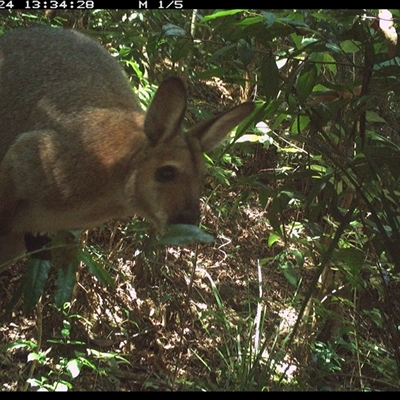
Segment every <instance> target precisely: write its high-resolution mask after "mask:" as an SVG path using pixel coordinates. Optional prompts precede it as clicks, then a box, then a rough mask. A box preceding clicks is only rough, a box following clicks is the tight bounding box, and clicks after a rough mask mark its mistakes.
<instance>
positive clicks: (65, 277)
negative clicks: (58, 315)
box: [54, 261, 78, 308]
mask: <svg viewBox="0 0 400 400" xmlns="http://www.w3.org/2000/svg"><path fill="white" fill-rule="evenodd" d="M77 269H78V262H77V261H76V262H72V263H70V264H68V265H67V266H66V267H64V268H59V269H58V270H57V279H56V282H55V283H56V285H57V286H58V289H57V291H56V293H55V295H54V300H55V303H56V306H57V307H58V308H61V307H62V306H63V304H64V303H65V302H67V301H69V300H70V299H71V294H72V290H73V288H74V285H75V283H76V271H77Z"/></svg>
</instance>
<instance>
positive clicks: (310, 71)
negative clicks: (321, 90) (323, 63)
mask: <svg viewBox="0 0 400 400" xmlns="http://www.w3.org/2000/svg"><path fill="white" fill-rule="evenodd" d="M317 76H318V71H317V68H316V66H315V65H311V64H310V65H308V66H307V67H306V68H304V70H303V71H302V73H301V75H300V76H299V79H298V80H297V85H296V92H297V96H298V98H299V100H300V102H301V103H304V101H305V100H306V99H307V97H308V96H309V95H310V94H311V92H312V91H313V89H314V86H315V85H316V81H317Z"/></svg>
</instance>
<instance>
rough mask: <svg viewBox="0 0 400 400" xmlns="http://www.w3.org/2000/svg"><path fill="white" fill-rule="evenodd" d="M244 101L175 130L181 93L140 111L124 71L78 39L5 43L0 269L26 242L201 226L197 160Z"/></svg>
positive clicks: (167, 89)
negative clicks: (117, 226)
mask: <svg viewBox="0 0 400 400" xmlns="http://www.w3.org/2000/svg"><path fill="white" fill-rule="evenodd" d="M253 108H254V105H253V103H250V102H248V103H243V104H241V105H239V106H237V107H235V108H233V109H231V110H229V111H226V112H225V113H223V114H221V115H220V116H218V117H215V118H213V119H211V120H208V121H205V122H201V123H199V124H198V125H196V126H194V127H193V128H191V129H190V130H188V131H186V132H184V131H183V130H182V120H183V118H184V114H185V110H186V89H185V87H184V84H183V83H182V81H181V80H180V79H178V78H169V79H167V80H165V81H163V82H162V83H161V84H160V86H159V88H158V90H157V92H156V94H155V96H154V99H153V101H152V102H151V105H150V106H149V108H148V110H147V113H145V112H144V111H143V110H142V109H141V107H140V105H139V103H138V101H137V99H136V97H135V96H134V94H133V91H132V88H131V86H130V84H129V81H128V79H127V77H126V76H125V74H124V71H123V69H122V68H121V67H120V66H119V64H118V63H117V61H116V60H114V59H113V57H112V56H111V55H110V54H109V53H108V52H107V51H106V50H105V49H104V48H102V47H101V46H100V45H99V44H98V43H96V42H95V41H93V40H92V39H89V38H88V37H87V36H85V35H83V34H81V33H78V32H76V31H73V30H65V29H62V28H50V27H38V28H28V29H17V30H14V31H11V32H9V33H6V34H4V35H3V36H1V37H0V264H1V263H4V262H6V261H8V260H10V259H12V258H13V257H15V256H18V255H20V254H21V253H23V252H24V251H25V243H24V235H25V234H26V233H33V234H36V233H40V232H54V231H57V230H69V229H85V228H91V227H94V226H96V225H99V224H100V223H103V222H106V221H107V220H110V219H113V218H122V217H127V216H133V215H137V216H141V217H144V218H146V219H148V220H150V221H152V222H153V223H154V224H155V226H156V228H158V230H159V231H161V232H163V231H164V230H165V228H166V226H167V225H169V224H175V223H185V224H196V223H198V221H199V217H200V215H199V199H200V190H201V183H202V177H203V173H204V162H203V156H202V153H203V152H206V151H208V150H210V149H212V148H213V147H214V146H216V145H217V144H218V143H219V142H220V141H221V140H222V139H223V138H224V137H225V136H226V135H227V134H228V133H229V131H230V130H231V129H233V128H234V127H235V126H236V125H238V124H239V123H240V122H241V121H242V120H243V119H244V118H246V117H247V116H248V115H249V114H250V113H251V112H252V110H253Z"/></svg>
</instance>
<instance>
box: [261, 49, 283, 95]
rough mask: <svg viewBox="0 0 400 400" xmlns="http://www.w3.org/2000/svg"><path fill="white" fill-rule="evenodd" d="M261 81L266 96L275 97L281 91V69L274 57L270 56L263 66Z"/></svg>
mask: <svg viewBox="0 0 400 400" xmlns="http://www.w3.org/2000/svg"><path fill="white" fill-rule="evenodd" d="M261 83H262V89H263V93H264V95H265V97H266V98H267V100H268V99H273V98H275V97H276V95H277V94H278V91H279V83H280V78H279V70H278V66H277V65H276V61H275V58H274V57H268V58H267V59H266V60H265V63H264V64H263V65H262V66H261Z"/></svg>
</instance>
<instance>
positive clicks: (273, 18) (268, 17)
mask: <svg viewBox="0 0 400 400" xmlns="http://www.w3.org/2000/svg"><path fill="white" fill-rule="evenodd" d="M261 15H262V16H263V17H264V18H265V22H266V23H267V28H269V27H270V26H272V25H273V24H274V23H275V21H276V15H275V14H274V13H271V12H267V11H261Z"/></svg>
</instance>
